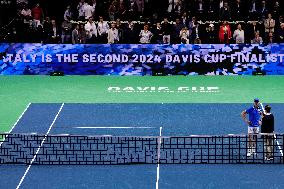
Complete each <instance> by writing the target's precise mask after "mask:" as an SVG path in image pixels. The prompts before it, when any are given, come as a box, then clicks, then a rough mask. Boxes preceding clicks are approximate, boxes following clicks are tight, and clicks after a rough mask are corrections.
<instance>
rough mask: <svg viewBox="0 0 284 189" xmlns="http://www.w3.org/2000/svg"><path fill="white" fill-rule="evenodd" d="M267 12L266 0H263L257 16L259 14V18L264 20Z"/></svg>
mask: <svg viewBox="0 0 284 189" xmlns="http://www.w3.org/2000/svg"><path fill="white" fill-rule="evenodd" d="M267 13H268V10H267V7H266V1H265V0H263V1H261V8H260V10H259V16H260V18H259V19H260V20H264V19H265V17H266V15H267Z"/></svg>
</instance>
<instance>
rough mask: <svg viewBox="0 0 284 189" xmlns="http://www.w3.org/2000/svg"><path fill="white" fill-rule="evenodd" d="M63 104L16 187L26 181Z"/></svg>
mask: <svg viewBox="0 0 284 189" xmlns="http://www.w3.org/2000/svg"><path fill="white" fill-rule="evenodd" d="M63 106H64V103H62V105H61V107H60V109H59V110H58V112H57V114H56V116H55V118H54V120H53V122H52V123H51V125H50V127H49V129H48V131H47V133H46V134H45V137H44V139H43V140H42V141H41V144H40V146H39V147H38V149H37V151H36V153H35V155H34V157H33V159H32V161H31V163H30V165H29V167H28V168H27V170H26V172H25V174H24V175H23V177H22V178H21V181H20V183H19V184H18V186H17V188H16V189H19V188H20V186H21V185H22V183H23V181H24V179H25V177H26V176H27V174H28V172H29V170H30V168H31V166H32V164H33V162H34V161H35V159H36V156H37V154H38V153H39V151H40V148H41V147H42V146H43V143H44V142H45V140H46V137H47V135H48V134H49V133H50V131H51V128H52V127H53V125H54V123H55V121H56V120H57V118H58V116H59V114H60V112H61V110H62V108H63Z"/></svg>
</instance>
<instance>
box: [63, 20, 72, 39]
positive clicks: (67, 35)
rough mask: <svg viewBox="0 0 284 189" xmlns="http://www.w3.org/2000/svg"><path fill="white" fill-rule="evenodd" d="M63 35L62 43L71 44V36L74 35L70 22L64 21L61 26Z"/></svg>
mask: <svg viewBox="0 0 284 189" xmlns="http://www.w3.org/2000/svg"><path fill="white" fill-rule="evenodd" d="M61 28H62V34H61V42H62V44H64V43H70V41H71V35H72V24H71V23H70V22H69V21H66V20H64V21H63V22H62V25H61Z"/></svg>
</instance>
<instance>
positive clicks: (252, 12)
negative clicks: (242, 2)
mask: <svg viewBox="0 0 284 189" xmlns="http://www.w3.org/2000/svg"><path fill="white" fill-rule="evenodd" d="M249 3H250V4H249V19H250V20H258V13H257V4H256V0H251V1H249Z"/></svg>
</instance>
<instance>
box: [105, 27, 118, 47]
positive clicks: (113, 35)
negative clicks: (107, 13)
mask: <svg viewBox="0 0 284 189" xmlns="http://www.w3.org/2000/svg"><path fill="white" fill-rule="evenodd" d="M115 26H116V25H115V23H112V24H111V28H110V29H109V30H108V36H107V39H108V44H114V43H118V42H119V35H118V30H117V29H116V28H115Z"/></svg>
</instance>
